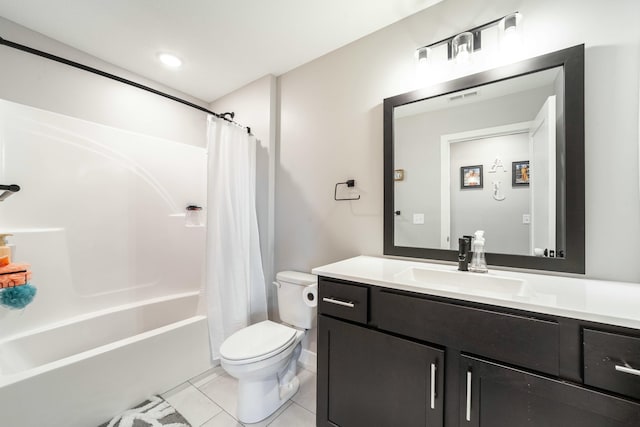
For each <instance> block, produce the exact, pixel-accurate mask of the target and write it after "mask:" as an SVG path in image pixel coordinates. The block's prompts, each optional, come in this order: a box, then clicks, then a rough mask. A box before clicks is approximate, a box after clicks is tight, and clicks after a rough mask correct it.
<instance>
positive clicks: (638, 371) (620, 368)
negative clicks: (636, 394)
mask: <svg viewBox="0 0 640 427" xmlns="http://www.w3.org/2000/svg"><path fill="white" fill-rule="evenodd" d="M616 371H618V372H624V373H625V374H631V375H637V376H639V377H640V369H633V368H631V367H629V366H620V365H616Z"/></svg>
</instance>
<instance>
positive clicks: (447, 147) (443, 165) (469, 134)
mask: <svg viewBox="0 0 640 427" xmlns="http://www.w3.org/2000/svg"><path fill="white" fill-rule="evenodd" d="M531 123H532V122H520V123H512V124H508V125H504V126H494V127H489V128H483V129H474V130H470V131H466V132H459V133H450V134H446V135H442V136H441V137H440V171H441V172H440V173H441V175H440V224H441V225H440V249H452V247H451V238H450V234H451V144H455V143H457V142H467V141H474V140H478V139H485V138H491V137H496V136H506V135H517V134H521V133H526V134H528V133H529V131H530V129H531Z"/></svg>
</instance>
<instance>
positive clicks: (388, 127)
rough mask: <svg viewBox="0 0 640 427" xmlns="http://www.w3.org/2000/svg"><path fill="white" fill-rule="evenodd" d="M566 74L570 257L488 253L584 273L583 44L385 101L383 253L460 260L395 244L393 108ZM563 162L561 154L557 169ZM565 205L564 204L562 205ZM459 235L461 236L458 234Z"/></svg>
mask: <svg viewBox="0 0 640 427" xmlns="http://www.w3.org/2000/svg"><path fill="white" fill-rule="evenodd" d="M559 66H561V67H563V71H564V108H565V111H564V130H565V140H566V146H565V164H564V168H565V180H566V186H565V189H564V191H558V192H557V194H558V195H561V194H564V196H565V203H566V210H565V215H566V217H565V236H566V246H565V257H564V258H547V257H535V256H526V255H510V254H498V253H487V255H486V259H487V264H488V265H489V268H491V266H492V265H498V266H507V267H516V268H526V269H533V270H549V271H560V272H567V273H580V274H584V272H585V247H584V246H585V209H584V177H585V167H584V45H578V46H573V47H570V48H567V49H563V50H559V51H556V52H552V53H549V54H546V55H542V56H538V57H535V58H531V59H527V60H524V61H521V62H518V63H514V64H509V65H505V66H502V67H498V68H495V69H491V70H487V71H483V72H480V73H477V74H473V75H470V76H466V77H462V78H459V79H456V80H451V81H448V82H444V83H440V84H437V85H434V86H430V87H426V88H423V89H418V90H415V91H412V92H407V93H404V94H401V95H397V96H393V97H391V98H387V99H385V100H384V254H385V255H394V256H403V257H413V258H426V259H433V260H443V261H454V262H455V261H457V260H458V258H457V251H455V250H447V249H429V248H417V247H405V246H396V245H395V240H394V238H395V236H394V232H395V230H394V224H395V219H394V217H395V215H394V211H395V209H394V179H393V172H394V159H393V156H394V150H393V135H394V129H393V110H394V108H395V107H399V106H401V105H406V104H410V103H413V102H417V101H421V100H424V99H428V98H433V97H437V96H441V95H445V94H449V93H452V92H458V91H461V90H465V89H470V88H473V87H476V86H482V85H486V84H489V83H494V82H498V81H501V80H506V79H510V78H513V77H518V76H523V75H526V74H531V73H535V72H538V71H543V70H547V69H550V68H554V67H559ZM561 162H562V156H557V164H556V169H557V167H558V166H560V163H561ZM558 206H560V204H558ZM453 237H456V236H453Z"/></svg>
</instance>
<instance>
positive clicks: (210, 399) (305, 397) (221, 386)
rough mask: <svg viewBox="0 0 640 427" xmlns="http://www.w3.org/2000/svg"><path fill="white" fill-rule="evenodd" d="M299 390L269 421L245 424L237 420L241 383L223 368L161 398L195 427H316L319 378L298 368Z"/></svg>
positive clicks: (207, 373) (202, 375) (213, 370)
mask: <svg viewBox="0 0 640 427" xmlns="http://www.w3.org/2000/svg"><path fill="white" fill-rule="evenodd" d="M298 378H299V379H300V389H299V390H298V392H297V393H296V394H295V395H294V396H293V397H292V398H291V400H289V401H288V402H286V403H285V404H284V405H282V406H281V407H280V409H278V410H277V411H276V413H274V414H272V415H271V416H270V417H269V418H267V419H266V420H263V421H261V422H259V423H255V424H242V423H240V422H239V421H238V420H237V419H235V413H236V403H237V390H238V382H237V380H236V379H235V378H232V377H230V376H229V375H228V374H227V373H226V372H225V371H224V370H223V369H222V368H221V367H220V366H218V367H216V368H213V369H211V370H209V371H207V372H204V373H202V374H200V375H198V376H196V377H195V378H192V379H190V380H189V381H187V382H186V383H184V384H181V385H179V386H178V387H175V388H174V389H172V390H169V391H168V392H166V393H164V394H163V395H162V397H163V398H165V399H166V400H167V401H168V402H169V403H170V404H171V405H173V407H174V408H176V409H177V410H178V412H180V413H181V414H182V415H183V416H184V417H185V418H186V419H187V421H189V423H191V425H192V426H193V427H243V426H248V427H266V426H270V427H315V425H316V375H315V374H314V373H313V372H310V371H307V370H305V369H302V368H298Z"/></svg>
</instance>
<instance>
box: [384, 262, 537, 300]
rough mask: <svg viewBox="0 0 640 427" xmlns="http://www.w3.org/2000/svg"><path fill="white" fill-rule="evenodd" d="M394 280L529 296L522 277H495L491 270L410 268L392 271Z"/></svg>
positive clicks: (446, 288)
mask: <svg viewBox="0 0 640 427" xmlns="http://www.w3.org/2000/svg"><path fill="white" fill-rule="evenodd" d="M395 280H397V281H398V282H399V283H404V284H407V285H413V286H416V285H417V286H420V287H425V288H429V289H439V290H443V291H449V292H456V293H465V294H473V295H484V296H487V297H499V298H510V299H511V298H514V297H516V298H517V297H530V296H531V291H530V289H529V287H528V286H526V283H525V281H524V280H520V279H513V278H510V277H501V276H496V275H494V274H491V273H468V272H462V271H447V270H434V269H430V268H421V267H410V268H407V269H406V270H404V271H402V272H400V273H398V274H396V275H395Z"/></svg>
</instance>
